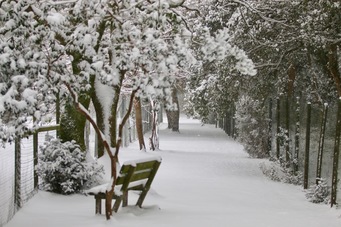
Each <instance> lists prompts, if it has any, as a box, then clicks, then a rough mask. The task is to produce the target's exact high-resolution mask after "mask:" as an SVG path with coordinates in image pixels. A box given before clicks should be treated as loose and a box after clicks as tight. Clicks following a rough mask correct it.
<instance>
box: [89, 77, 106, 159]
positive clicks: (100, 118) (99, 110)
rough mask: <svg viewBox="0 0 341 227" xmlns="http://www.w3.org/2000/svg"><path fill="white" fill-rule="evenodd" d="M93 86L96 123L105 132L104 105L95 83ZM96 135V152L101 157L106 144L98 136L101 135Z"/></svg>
mask: <svg viewBox="0 0 341 227" xmlns="http://www.w3.org/2000/svg"><path fill="white" fill-rule="evenodd" d="M93 83H94V81H93ZM92 87H93V92H92V94H91V100H92V103H93V105H94V108H95V112H96V124H97V126H98V128H99V129H100V130H101V131H102V132H104V130H105V124H104V112H103V107H102V104H101V102H100V100H99V98H98V97H97V94H96V89H95V86H94V84H93V85H92ZM96 137H97V146H96V153H97V157H98V158H100V157H102V156H103V155H104V144H103V142H102V140H100V139H99V138H98V137H99V135H96Z"/></svg>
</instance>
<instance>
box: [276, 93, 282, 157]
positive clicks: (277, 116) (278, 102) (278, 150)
mask: <svg viewBox="0 0 341 227" xmlns="http://www.w3.org/2000/svg"><path fill="white" fill-rule="evenodd" d="M280 108H281V100H280V97H277V108H276V133H277V135H276V157H277V159H279V156H280V146H279V133H280V125H281V123H280Z"/></svg>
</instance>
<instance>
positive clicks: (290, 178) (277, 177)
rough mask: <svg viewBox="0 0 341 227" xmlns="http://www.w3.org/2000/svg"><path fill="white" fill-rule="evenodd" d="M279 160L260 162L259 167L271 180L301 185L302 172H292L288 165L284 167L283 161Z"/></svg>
mask: <svg viewBox="0 0 341 227" xmlns="http://www.w3.org/2000/svg"><path fill="white" fill-rule="evenodd" d="M280 160H281V159H280ZM280 160H275V161H268V162H262V163H260V166H259V167H260V169H261V170H262V172H263V174H264V175H265V176H267V177H268V178H270V179H271V180H273V181H279V182H283V183H288V184H294V185H301V184H302V181H303V180H302V179H303V174H302V172H300V171H297V172H296V173H294V172H293V171H292V169H291V168H290V167H286V166H287V165H286V163H285V162H282V161H280Z"/></svg>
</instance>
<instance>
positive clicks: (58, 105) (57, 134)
mask: <svg viewBox="0 0 341 227" xmlns="http://www.w3.org/2000/svg"><path fill="white" fill-rule="evenodd" d="M56 96H57V98H56V124H57V125H58V124H59V123H60V95H59V91H58V92H57V94H56ZM56 136H57V138H58V137H59V129H57V131H56Z"/></svg>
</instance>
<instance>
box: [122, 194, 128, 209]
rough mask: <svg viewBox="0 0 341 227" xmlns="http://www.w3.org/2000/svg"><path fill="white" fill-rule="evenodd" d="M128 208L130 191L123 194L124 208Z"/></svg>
mask: <svg viewBox="0 0 341 227" xmlns="http://www.w3.org/2000/svg"><path fill="white" fill-rule="evenodd" d="M126 206H128V191H126V192H124V193H123V201H122V207H126Z"/></svg>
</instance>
